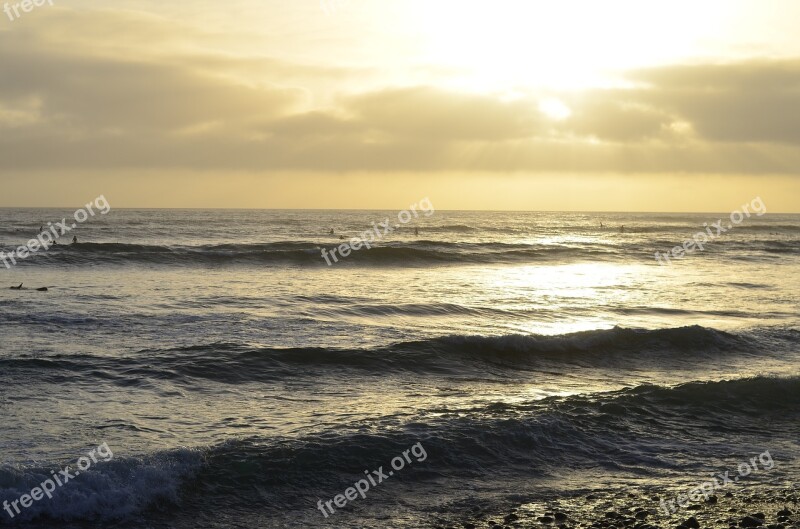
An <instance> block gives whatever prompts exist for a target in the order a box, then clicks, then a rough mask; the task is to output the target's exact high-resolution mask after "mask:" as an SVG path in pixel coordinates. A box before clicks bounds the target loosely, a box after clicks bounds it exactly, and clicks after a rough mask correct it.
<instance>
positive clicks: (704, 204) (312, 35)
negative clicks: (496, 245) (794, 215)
mask: <svg viewBox="0 0 800 529" xmlns="http://www.w3.org/2000/svg"><path fill="white" fill-rule="evenodd" d="M15 3H16V2H13V1H12V2H9V3H8V4H9V5H10V6H11V7H12V8H13V5H14V4H15ZM2 4H3V2H0V7H2ZM53 4H54V5H53V6H51V5H49V3H47V2H45V3H44V5H42V6H39V7H36V8H35V9H33V10H32V11H31V12H28V13H25V12H21V11H20V16H18V17H17V16H15V15H14V13H13V9H12V10H11V12H10V13H0V206H11V207H13V206H67V205H73V204H82V203H84V202H85V201H86V200H89V199H91V198H93V197H95V196H98V195H101V194H105V196H106V197H108V198H109V201H110V202H111V203H113V204H114V206H116V207H253V208H257V207H274V208H365V209H373V208H388V209H394V208H404V207H406V206H408V204H410V203H413V202H415V201H417V200H419V199H420V198H422V197H425V196H429V197H431V199H432V200H433V201H434V203H435V204H436V205H437V208H439V209H523V210H528V209H530V210H591V211H604V210H606V211H621V210H625V211H731V210H733V209H736V208H737V207H739V206H740V205H741V204H742V203H744V202H745V201H749V200H750V199H752V198H753V197H755V196H761V197H762V198H763V200H764V201H765V203H766V204H768V205H769V210H770V212H778V211H784V212H800V33H799V32H797V30H796V24H797V21H798V20H800V2H797V1H796V0H760V1H751V0H748V1H743V0H724V1H722V0H695V1H692V2H689V1H675V0H672V1H670V2H664V1H658V2H656V1H646V0H635V1H634V0H617V1H599V0H585V1H576V0H559V1H557V2H556V1H547V2H545V1H539V0H492V1H491V2H489V1H469V0H458V1H456V0H424V1H423V0H291V1H287V0H280V1H274V0H226V1H225V2H221V1H210V0H191V1H189V0H175V1H172V2H163V1H155V0H115V1H114V2H113V3H106V2H99V1H96V0H95V1H85V0H54V1H53ZM12 18H13V20H11V19H12Z"/></svg>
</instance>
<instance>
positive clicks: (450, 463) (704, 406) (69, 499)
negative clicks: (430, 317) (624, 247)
mask: <svg viewBox="0 0 800 529" xmlns="http://www.w3.org/2000/svg"><path fill="white" fill-rule="evenodd" d="M433 405H434V406H435V404H433ZM442 406H443V407H439V408H435V407H432V408H430V409H426V410H419V414H418V416H417V417H416V418H414V419H412V420H410V421H407V422H405V423H403V424H396V423H395V422H394V419H393V418H391V417H389V418H378V419H374V421H375V422H371V423H365V424H361V425H356V426H354V427H353V428H351V429H349V430H342V429H339V430H336V431H327V430H326V431H318V432H312V433H306V434H304V435H303V436H301V437H296V438H274V437H249V438H244V439H235V440H227V441H224V442H220V443H217V444H214V445H211V446H208V447H202V448H194V449H190V448H181V449H177V450H171V451H167V452H158V453H155V454H152V455H149V456H144V457H138V458H127V459H119V460H114V461H111V462H109V463H105V464H100V465H98V466H96V467H95V468H93V469H91V470H90V471H89V472H87V473H86V475H83V476H80V478H78V479H76V480H75V482H74V483H71V484H70V486H68V487H63V488H61V489H59V490H58V492H57V495H56V496H55V497H54V499H53V500H52V501H45V502H39V503H36V504H34V507H32V508H31V509H29V510H27V511H25V513H24V517H23V518H21V520H29V519H32V518H44V519H54V520H66V521H72V520H84V519H85V520H92V521H94V520H101V521H109V520H117V519H137V520H139V521H141V517H142V516H141V515H142V514H143V513H150V512H153V511H160V512H168V511H169V510H170V509H172V510H178V509H179V510H180V511H181V512H188V513H197V512H202V511H205V510H207V509H213V510H214V512H218V511H220V510H223V511H225V510H230V511H231V512H242V511H240V509H242V510H247V509H252V508H253V506H254V505H255V506H257V507H258V510H259V512H261V513H267V514H269V515H274V516H286V515H287V511H292V510H295V511H298V512H313V510H314V505H315V504H316V502H317V500H318V499H319V498H329V497H331V496H332V495H334V494H336V493H338V492H339V491H341V490H344V487H347V486H351V485H352V484H353V483H354V482H356V481H357V480H359V479H363V477H364V471H365V470H373V469H378V468H380V467H382V468H383V469H384V470H387V471H388V470H389V469H390V464H391V461H392V459H393V458H395V457H396V456H399V455H400V454H402V453H403V452H404V451H407V450H409V449H411V448H412V446H416V447H417V448H416V449H415V451H414V452H413V455H412V456H410V460H411V462H410V463H405V464H404V466H405V469H404V470H403V471H402V472H397V473H395V475H394V476H393V477H392V479H391V481H392V482H393V483H394V482H400V483H406V484H409V485H410V484H413V487H408V488H405V489H403V488H397V487H395V488H394V489H393V493H392V496H393V497H394V496H402V494H404V491H411V490H422V491H424V490H426V489H425V487H432V488H435V489H436V491H437V493H438V494H445V491H446V488H447V487H448V486H449V487H461V486H462V485H461V484H462V483H463V482H464V481H465V480H476V479H491V480H493V481H495V482H498V481H502V480H503V479H506V480H507V482H508V483H509V484H511V485H512V486H513V490H514V491H515V493H522V492H524V491H525V488H526V487H528V486H530V485H531V484H533V486H535V484H536V480H537V479H539V478H541V477H545V478H546V477H552V476H562V477H563V476H564V475H565V473H567V472H576V473H580V474H581V475H584V474H583V473H586V472H591V471H593V470H598V469H600V470H602V471H603V472H604V473H614V472H617V473H619V472H629V473H633V474H635V475H637V476H639V477H647V478H650V480H655V479H659V478H666V479H670V477H673V478H674V477H677V476H681V475H685V474H687V473H688V472H687V471H688V470H692V473H693V474H698V473H699V470H700V469H699V468H698V466H700V465H704V466H708V467H709V468H708V471H711V470H717V469H720V468H730V465H731V464H738V463H739V462H740V461H741V460H742V457H743V456H744V455H745V454H746V455H752V452H750V451H749V447H751V446H757V445H758V444H759V443H760V442H761V441H763V440H764V433H763V432H764V431H768V432H773V433H775V432H778V433H781V434H783V433H786V434H788V435H787V436H786V437H785V438H793V437H791V435H793V434H796V433H797V423H798V419H800V413H799V412H798V410H800V378H798V377H793V378H767V377H757V378H749V379H739V380H727V381H720V382H692V383H687V384H683V385H679V386H675V387H661V386H640V387H636V388H630V389H625V390H621V391H615V392H610V393H602V394H594V395H574V396H566V397H550V398H548V399H544V400H537V401H531V402H525V403H517V404H508V403H502V402H499V403H489V404H485V405H481V406H475V407H472V408H459V409H453V408H448V407H446V406H445V405H442ZM664 432H670V435H669V436H665V435H664ZM768 438H769V439H773V438H772V437H768ZM770 448H771V450H772V451H773V454H772V455H773V456H774V457H775V458H776V460H778V459H779V457H780V455H781V454H780V447H779V446H778V445H777V444H776V442H775V441H774V440H773V444H771V445H770ZM112 449H113V447H112ZM716 454H720V455H716ZM698 462H701V463H698ZM781 465H782V466H781V467H776V469H775V470H773V471H772V472H773V474H771V475H773V476H774V473H778V472H786V473H788V474H791V472H792V468H793V467H792V464H791V462H790V461H788V460H786V461H782V463H781ZM783 467H786V468H783ZM57 468H61V465H60V464H53V465H51V466H50V467H45V466H42V465H41V464H38V465H30V466H20V467H13V468H12V467H8V466H5V467H0V501H2V500H8V501H13V500H14V499H17V498H18V497H19V496H20V495H21V494H24V493H27V492H29V491H30V490H31V488H32V487H35V486H37V485H38V484H39V483H41V482H42V481H43V480H44V479H47V478H48V477H49V470H52V469H57ZM508 490H511V489H508ZM375 501H376V502H378V504H380V501H381V500H380V499H376V500H375Z"/></svg>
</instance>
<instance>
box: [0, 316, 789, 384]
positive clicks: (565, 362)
mask: <svg viewBox="0 0 800 529" xmlns="http://www.w3.org/2000/svg"><path fill="white" fill-rule="evenodd" d="M798 339H800V331H797V330H794V329H782V330H765V331H763V332H761V333H760V334H754V335H747V334H741V335H735V334H730V333H726V332H722V331H717V330H714V329H708V328H704V327H699V326H692V327H681V328H672V329H659V330H643V329H625V328H621V327H615V328H613V329H608V330H597V331H585V332H579V333H573V334H566V335H560V336H540V335H508V336H445V337H441V338H433V339H429V340H421V341H414V342H403V343H398V344H394V345H389V346H383V347H375V348H370V349H336V348H321V347H317V348H313V347H312V348H309V347H304V348H273V347H259V346H253V345H250V344H244V343H235V342H234V343H213V344H198V345H193V346H187V347H178V348H168V349H147V350H142V351H139V352H138V353H135V354H133V355H130V356H126V357H122V358H119V357H114V358H109V357H101V356H83V355H82V356H74V355H62V354H59V355H52V356H44V357H36V358H31V357H6V358H3V359H0V369H2V370H4V371H6V372H10V371H11V370H14V369H17V370H25V371H26V372H28V373H38V374H37V375H36V376H40V377H47V378H48V380H49V381H50V382H58V381H71V382H72V383H77V382H78V381H80V379H81V377H86V378H87V380H88V381H91V380H92V379H93V377H96V376H100V375H102V376H103V377H104V378H106V379H109V380H114V381H117V382H118V383H119V384H121V385H129V384H130V383H131V380H136V381H140V380H159V379H169V380H192V379H207V380H215V381H219V382H223V383H229V384H238V383H242V382H246V381H260V382H270V381H277V380H287V379H294V378H298V377H306V376H313V377H319V376H339V375H341V374H343V373H346V372H352V371H360V372H362V373H365V374H382V375H385V374H387V373H393V372H394V373H415V374H419V375H425V376H437V375H439V376H441V375H446V376H453V375H469V376H476V375H481V374H486V373H487V369H490V370H492V372H497V373H514V372H517V371H530V370H537V369H542V370H549V369H556V368H557V369H559V370H560V369H564V368H568V367H570V366H572V367H583V368H589V369H592V368H598V369H604V368H611V367H613V368H618V369H648V370H654V371H658V370H663V369H674V368H676V366H685V365H686V364H689V363H692V364H696V365H704V364H705V363H708V362H714V361H719V360H720V359H724V358H726V357H732V356H737V355H738V356H743V355H762V356H763V355H764V354H766V353H768V352H775V354H780V352H781V351H788V350H790V349H791V347H792V346H791V344H793V343H796V342H797V341H798Z"/></svg>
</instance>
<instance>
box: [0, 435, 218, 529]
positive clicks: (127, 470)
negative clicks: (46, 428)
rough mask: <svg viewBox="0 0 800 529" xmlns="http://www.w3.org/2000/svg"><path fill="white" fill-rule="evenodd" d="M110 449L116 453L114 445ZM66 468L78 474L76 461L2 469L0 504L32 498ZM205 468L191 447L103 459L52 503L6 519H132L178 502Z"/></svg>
mask: <svg viewBox="0 0 800 529" xmlns="http://www.w3.org/2000/svg"><path fill="white" fill-rule="evenodd" d="M109 448H110V449H111V450H112V452H113V450H114V447H109ZM68 465H69V466H70V468H71V471H70V474H75V471H76V470H77V469H76V463H75V461H72V462H55V463H53V464H52V465H50V466H42V465H41V464H29V465H16V466H9V465H3V466H0V503H2V502H3V501H8V502H9V503H10V502H13V501H15V500H19V498H20V497H21V496H22V495H23V494H30V492H31V490H32V489H34V488H35V487H39V486H40V484H41V483H43V482H44V481H46V480H48V479H51V472H55V473H57V472H58V471H59V470H61V469H65V468H66V466H68ZM202 465H203V459H202V454H201V453H200V452H199V451H197V450H190V449H178V450H171V451H168V452H161V453H158V454H154V455H149V456H143V457H137V458H130V457H129V458H119V459H112V460H111V461H108V462H103V461H99V462H98V463H96V464H94V465H93V466H92V467H90V468H89V469H88V470H86V471H83V472H81V471H80V470H78V471H77V473H78V474H79V475H76V476H75V478H74V479H70V480H69V482H67V483H64V484H63V486H61V487H56V489H55V491H54V492H53V493H52V496H53V497H52V499H50V498H47V497H44V498H43V499H42V500H40V501H35V502H33V504H32V505H31V506H30V507H28V508H27V509H21V512H20V514H18V515H15V517H14V519H13V521H10V519H9V518H7V516H6V513H3V518H5V521H6V522H7V523H10V524H11V525H15V524H19V523H25V522H29V521H31V520H35V519H42V518H43V519H50V520H59V521H62V522H64V521H65V522H70V521H79V520H116V519H124V518H129V517H131V516H134V515H136V514H139V513H141V512H143V511H145V510H148V509H153V508H157V507H159V506H164V505H174V504H176V503H177V502H178V501H179V495H180V489H181V487H182V486H183V485H184V484H185V482H186V480H187V479H188V478H189V477H190V476H192V475H194V474H195V473H196V472H197V471H198V470H199V469H200V468H201V467H202Z"/></svg>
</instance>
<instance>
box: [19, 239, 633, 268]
mask: <svg viewBox="0 0 800 529" xmlns="http://www.w3.org/2000/svg"><path fill="white" fill-rule="evenodd" d="M334 248H336V246H333V245H331V246H326V245H324V244H322V245H320V244H317V243H311V242H277V243H264V244H219V245H201V246H162V245H148V244H128V243H79V244H74V245H63V246H55V247H52V248H50V249H49V250H47V251H46V252H43V251H40V252H39V253H37V254H34V255H33V256H31V257H29V258H28V259H26V260H20V261H19V263H20V264H21V265H23V266H24V265H33V264H39V265H48V264H52V265H62V264H74V265H87V264H94V265H96V264H119V265H125V264H129V263H145V264H164V265H170V264H174V265H181V264H183V265H191V264H198V265H230V264H270V263H276V264H295V265H311V266H314V265H316V266H326V260H325V259H324V257H323V253H322V250H323V249H325V250H326V251H327V252H328V253H329V254H330V253H331V252H332V251H333V250H334ZM615 257H622V254H621V253H620V252H619V251H617V250H614V249H613V248H611V247H603V246H602V245H589V246H585V247H577V246H558V245H528V244H514V243H454V242H442V241H425V240H423V241H417V242H415V243H389V244H387V245H383V246H373V247H372V248H371V249H369V250H367V249H362V250H360V251H354V252H352V253H351V254H350V255H349V256H347V257H346V258H343V257H341V255H340V254H339V253H337V254H336V256H335V258H334V257H329V259H330V260H331V263H338V264H339V265H342V264H343V265H353V264H376V265H381V264H385V265H394V264H436V263H443V264H446V263H494V262H536V261H553V260H564V259H592V260H602V259H610V258H615Z"/></svg>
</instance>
